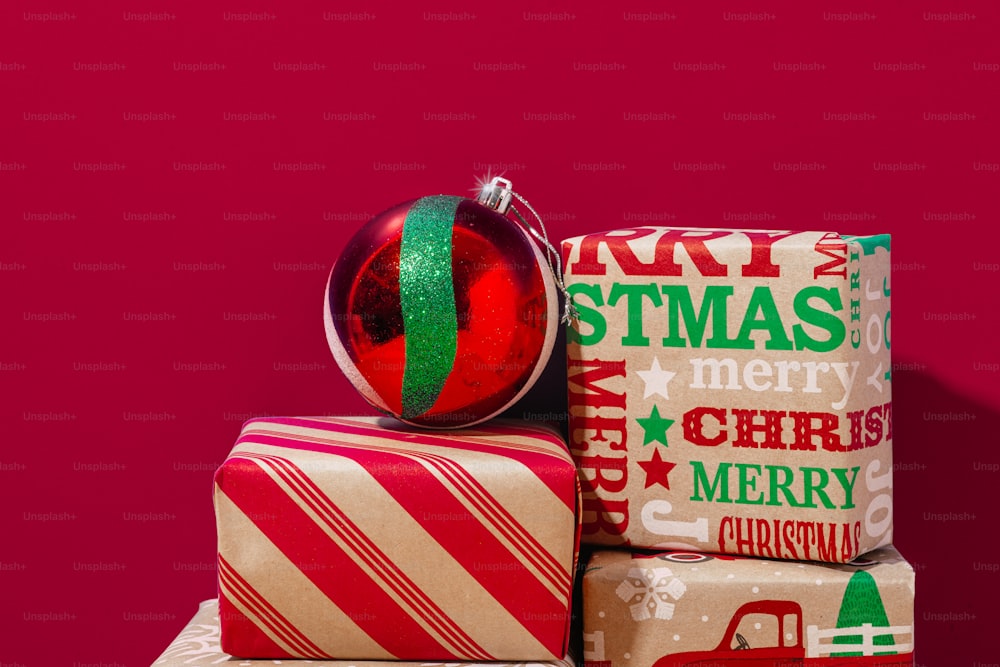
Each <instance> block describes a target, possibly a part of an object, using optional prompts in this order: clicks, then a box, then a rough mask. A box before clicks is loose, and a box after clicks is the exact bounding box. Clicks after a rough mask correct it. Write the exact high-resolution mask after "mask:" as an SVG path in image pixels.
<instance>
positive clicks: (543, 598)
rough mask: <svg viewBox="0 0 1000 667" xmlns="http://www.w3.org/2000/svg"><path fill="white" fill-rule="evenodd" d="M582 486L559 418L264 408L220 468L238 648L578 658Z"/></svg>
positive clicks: (265, 653) (227, 604) (330, 654)
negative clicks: (574, 652) (435, 419)
mask: <svg viewBox="0 0 1000 667" xmlns="http://www.w3.org/2000/svg"><path fill="white" fill-rule="evenodd" d="M578 497H579V486H578V482H577V478H576V469H575V467H574V465H573V460H572V458H571V457H570V455H569V453H568V451H567V450H566V446H565V443H564V441H563V440H562V438H561V436H559V435H558V434H557V433H556V432H555V431H554V430H551V429H549V428H547V427H545V426H542V425H537V424H528V423H525V422H500V421H497V422H491V423H490V424H487V425H483V426H479V427H475V428H467V429H461V430H455V431H447V432H444V431H436V432H428V431H421V430H419V429H416V428H413V427H408V426H405V425H402V424H400V423H399V422H396V421H394V420H391V419H388V418H367V419H366V418H336V417H309V418H263V419H255V420H251V421H249V422H247V423H246V424H245V425H244V427H243V430H242V433H241V434H240V437H239V439H238V441H237V443H236V446H235V448H234V449H233V450H232V453H231V454H230V455H229V457H228V458H227V459H226V460H225V461H224V462H223V464H222V466H221V467H220V468H219V470H218V472H217V473H216V477H215V510H216V518H217V527H218V538H219V547H218V548H219V597H220V609H221V618H222V637H221V643H222V650H223V651H225V652H226V653H228V654H231V655H235V656H239V657H243V658H282V657H284V658H324V659H331V658H346V659H373V660H380V659H398V660H448V661H455V660H458V661H487V660H511V661H527V660H558V659H561V658H562V657H563V656H565V655H566V645H567V638H568V631H569V619H570V596H571V589H572V581H573V572H574V569H575V566H574V563H575V558H576V554H577V548H578V540H579V524H578V521H577V518H576V516H575V511H576V509H577V502H578Z"/></svg>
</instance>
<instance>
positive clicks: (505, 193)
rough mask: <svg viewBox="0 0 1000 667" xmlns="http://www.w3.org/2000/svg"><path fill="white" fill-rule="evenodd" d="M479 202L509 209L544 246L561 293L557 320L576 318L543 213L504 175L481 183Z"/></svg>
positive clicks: (564, 322) (499, 208) (492, 206)
mask: <svg viewBox="0 0 1000 667" xmlns="http://www.w3.org/2000/svg"><path fill="white" fill-rule="evenodd" d="M511 198H514V199H517V201H519V202H520V203H521V204H524V207H525V208H526V209H528V211H530V212H531V215H532V216H533V217H534V218H535V220H536V221H538V226H539V227H540V228H541V232H539V231H538V230H537V229H535V226H534V225H532V224H531V223H530V222H529V221H528V220H527V219H526V218H525V217H524V215H522V214H521V212H520V211H519V210H517V207H516V206H514V205H513V204H511V201H510V200H511ZM477 201H479V203H480V204H483V205H484V206H488V207H489V208H492V209H494V210H496V211H497V212H499V213H501V214H503V215H507V211H508V210H509V211H510V212H511V213H513V214H514V217H515V218H517V220H518V222H520V223H521V226H522V227H524V229H525V230H527V232H528V233H529V234H531V236H533V237H534V238H535V240H537V241H538V242H539V243H541V244H542V245H543V246H544V247H545V261H546V263H548V265H549V270H550V271H551V272H552V277H553V279H554V280H555V283H556V287H558V288H559V291H560V292H562V295H563V313H562V317H561V318H559V321H560V322H562V323H563V324H569V323H570V322H571V321H572V320H573V319H574V318H576V317H578V315H579V313H578V312H577V310H576V306H575V305H574V304H573V297H572V295H570V293H569V290H568V289H566V284H565V283H564V282H563V277H562V276H563V274H562V259H561V258H560V256H559V251H558V250H556V248H555V247H554V246H553V245H552V243H551V242H549V233H548V231H546V229H545V222H544V221H543V220H542V216H540V215H539V214H538V211H536V210H535V209H534V207H533V206H532V205H531V204H529V203H528V200H527V199H525V198H524V197H522V196H521V195H520V194H518V193H516V192H514V191H513V190H512V189H511V182H510V181H508V180H507V179H506V178H501V177H499V176H496V177H494V178H493V180H491V181H490V182H489V183H488V184H486V185H484V186H483V189H482V191H481V192H480V195H479V199H478V200H477Z"/></svg>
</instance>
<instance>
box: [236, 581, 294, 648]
mask: <svg viewBox="0 0 1000 667" xmlns="http://www.w3.org/2000/svg"><path fill="white" fill-rule="evenodd" d="M219 621H220V626H221V629H222V634H221V636H220V638H219V642H220V648H221V649H222V652H223V653H228V654H229V655H236V656H237V657H240V656H238V654H237V649H239V648H244V649H246V650H248V651H249V653H247V654H246V655H248V656H249V655H253V656H257V657H259V658H262V659H263V658H284V657H287V656H288V651H287V649H285V648H284V647H282V646H279V645H278V644H277V643H276V642H275V641H274V640H273V639H272V638H271V636H270V635H268V634H266V633H265V632H264V631H263V630H262V629H261V628H260V626H259V625H257V623H256V622H255V621H253V620H251V619H250V618H249V617H248V616H247V615H246V614H244V613H243V612H242V611H240V610H239V608H238V607H237V606H236V604H235V603H234V602H233V601H232V600H230V599H229V597H228V594H227V593H226V591H225V590H220V591H219ZM248 647H249V648H248Z"/></svg>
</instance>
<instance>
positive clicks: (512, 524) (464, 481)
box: [255, 431, 576, 595]
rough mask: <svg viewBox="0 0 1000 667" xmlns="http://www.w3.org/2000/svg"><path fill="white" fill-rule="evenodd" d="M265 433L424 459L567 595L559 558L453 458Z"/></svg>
mask: <svg viewBox="0 0 1000 667" xmlns="http://www.w3.org/2000/svg"><path fill="white" fill-rule="evenodd" d="M265 433H271V434H273V436H274V437H278V438H281V439H284V440H292V441H294V442H296V443H303V444H304V443H321V444H326V445H340V446H345V447H352V448H355V449H364V450H369V451H372V452H380V451H381V452H386V453H389V454H394V455H395V454H404V455H407V456H410V457H414V458H419V459H420V460H424V461H427V462H428V463H429V464H430V465H433V466H434V467H435V468H437V469H438V470H439V472H441V474H443V475H445V477H446V478H447V479H448V480H449V481H450V482H451V483H452V484H454V485H455V486H456V487H457V488H458V489H459V491H460V492H461V493H462V495H463V496H464V497H465V498H466V499H467V500H468V501H469V502H471V503H472V504H473V505H474V506H475V507H476V508H477V509H478V510H479V511H480V512H482V513H483V514H484V516H485V517H486V520H487V521H488V522H489V524H490V526H491V527H492V530H493V531H494V532H496V533H499V534H501V535H503V536H504V537H505V538H506V539H507V540H509V541H510V542H511V543H512V544H514V545H515V547H516V548H518V551H519V552H520V553H522V554H523V555H524V556H525V558H526V559H527V560H528V561H529V562H531V563H532V564H533V565H534V566H535V567H536V568H537V569H538V570H539V572H540V573H541V574H542V576H544V577H545V578H546V579H548V580H549V582H550V583H551V584H552V585H553V587H554V588H555V589H556V590H560V591H562V590H563V589H566V591H567V592H566V593H565V594H566V595H568V588H569V585H568V584H567V580H568V574H567V573H566V571H565V570H564V568H562V567H561V565H560V563H559V561H558V560H557V559H556V558H555V557H554V556H552V555H551V554H550V553H549V552H548V551H547V550H546V549H545V548H544V547H543V546H542V545H541V544H540V543H539V542H538V541H537V540H536V539H535V537H534V536H533V535H532V534H531V533H530V532H528V531H527V530H525V529H524V527H523V526H522V525H521V524H520V523H519V522H518V521H517V520H516V519H515V518H514V516H513V515H511V514H510V512H508V511H507V509H506V508H505V507H504V506H503V504H502V503H500V502H498V501H497V500H496V499H495V498H494V497H493V496H492V495H491V494H490V493H489V491H487V490H486V488H485V487H483V486H482V485H481V484H480V483H479V482H478V481H477V480H476V479H475V478H474V477H473V476H472V475H470V474H469V472H468V471H467V470H465V469H464V468H462V467H461V466H460V465H458V464H457V463H455V462H454V461H453V460H451V459H449V458H447V457H443V456H438V455H434V454H425V453H423V452H416V451H409V450H399V449H398V448H392V447H385V446H377V445H361V444H355V443H346V442H338V441H337V440H334V439H331V438H316V437H313V436H305V435H290V434H284V433H279V432H276V431H272V432H264V431H258V432H256V433H255V435H256V436H258V437H257V438H256V440H255V441H257V442H263V440H262V439H263V438H265V437H267V436H266V435H265ZM265 444H266V443H265ZM573 481H574V486H573V488H574V489H575V488H576V487H575V483H576V479H575V474H574V480H573Z"/></svg>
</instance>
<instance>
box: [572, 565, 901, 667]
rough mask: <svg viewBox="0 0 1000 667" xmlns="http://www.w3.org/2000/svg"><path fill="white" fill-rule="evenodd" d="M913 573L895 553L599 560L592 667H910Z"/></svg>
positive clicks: (591, 614)
mask: <svg viewBox="0 0 1000 667" xmlns="http://www.w3.org/2000/svg"><path fill="white" fill-rule="evenodd" d="M913 600H914V574H913V568H912V567H911V566H910V565H909V563H907V562H906V561H905V560H903V558H902V557H901V556H900V555H899V553H898V552H897V551H896V550H895V549H894V548H892V547H891V546H890V547H885V548H881V549H877V550H875V551H872V552H870V553H868V554H866V555H865V556H862V557H861V558H860V559H858V560H857V561H854V562H853V563H815V562H796V561H779V560H770V559H760V558H746V557H740V556H725V555H708V554H699V553H696V552H660V553H630V552H628V551H624V550H622V551H619V550H610V549H601V550H597V551H595V552H594V554H593V555H592V557H591V559H590V561H589V563H588V564H587V568H586V571H585V573H584V575H583V608H584V610H583V642H584V644H583V659H584V666H585V667H685V666H686V667H695V666H697V667H709V666H715V665H718V666H720V667H721V666H722V665H760V666H761V667H763V666H765V665H766V666H768V667H781V666H783V665H800V666H802V667H809V666H813V665H815V666H816V667H876V666H877V667H903V666H904V665H906V666H911V665H913V621H914V618H913Z"/></svg>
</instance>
